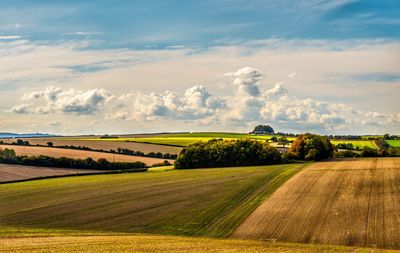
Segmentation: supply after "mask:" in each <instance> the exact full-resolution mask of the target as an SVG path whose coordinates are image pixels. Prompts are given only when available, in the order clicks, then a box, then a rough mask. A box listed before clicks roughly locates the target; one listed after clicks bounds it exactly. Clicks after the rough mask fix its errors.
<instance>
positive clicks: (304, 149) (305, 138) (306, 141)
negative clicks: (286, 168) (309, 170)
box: [289, 133, 334, 161]
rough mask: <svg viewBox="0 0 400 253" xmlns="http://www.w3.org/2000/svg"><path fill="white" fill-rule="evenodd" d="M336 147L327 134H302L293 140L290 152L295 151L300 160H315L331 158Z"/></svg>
mask: <svg viewBox="0 0 400 253" xmlns="http://www.w3.org/2000/svg"><path fill="white" fill-rule="evenodd" d="M333 150H334V147H333V145H332V144H331V142H330V141H329V139H328V138H327V137H325V136H320V135H316V134H308V133H307V134H301V135H299V136H298V137H297V139H296V140H295V141H294V142H293V144H292V146H291V147H290V149H289V152H293V153H294V154H295V155H296V157H297V158H298V159H300V160H315V161H319V160H322V159H327V158H331V157H332V156H333Z"/></svg>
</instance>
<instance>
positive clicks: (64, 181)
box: [0, 164, 304, 237]
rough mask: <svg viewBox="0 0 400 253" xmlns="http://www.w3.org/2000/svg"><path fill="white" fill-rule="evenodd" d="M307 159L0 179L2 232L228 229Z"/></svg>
mask: <svg viewBox="0 0 400 253" xmlns="http://www.w3.org/2000/svg"><path fill="white" fill-rule="evenodd" d="M303 166H304V165H301V164H290V165H277V166H261V167H247V168H243V167H242V168H222V169H198V170H184V171H176V170H173V171H165V172H149V173H138V174H117V175H96V176H85V177H72V178H59V179H48V180H39V181H31V182H22V183H14V184H4V185H0V231H1V233H0V236H3V237H4V236H10V235H12V234H24V233H27V234H32V233H33V234H35V233H44V232H45V231H47V230H50V231H53V230H57V231H64V230H77V231H93V232H107V233H108V232H152V233H166V234H183V235H207V236H225V235H228V234H229V233H231V232H232V231H233V230H234V229H235V228H236V226H237V225H239V224H240V222H241V221H242V220H243V219H244V218H246V217H247V216H248V214H249V213H251V212H252V211H253V210H254V209H255V208H256V207H257V206H258V205H259V204H260V203H261V201H262V200H263V199H264V198H265V197H267V196H268V195H269V194H271V193H272V192H273V191H274V190H275V189H276V188H278V187H279V186H280V185H281V184H282V183H283V182H285V181H286V180H287V179H288V178H290V177H291V176H292V175H293V174H295V173H296V172H298V171H299V170H300V168H302V167H303ZM23 231H25V232H23ZM21 232H22V233H21Z"/></svg>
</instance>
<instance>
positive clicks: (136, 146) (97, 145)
mask: <svg viewBox="0 0 400 253" xmlns="http://www.w3.org/2000/svg"><path fill="white" fill-rule="evenodd" d="M22 139H23V140H25V141H29V143H30V144H31V145H42V146H47V143H48V142H52V143H53V145H54V146H76V147H77V146H85V147H88V148H91V149H98V150H100V149H103V150H105V151H110V150H111V149H113V150H117V149H118V148H124V149H129V150H134V151H142V152H144V153H149V152H161V153H170V154H178V153H179V152H180V151H181V148H179V147H173V146H166V145H154V144H148V143H138V142H131V141H118V140H119V139H110V140H107V139H93V140H92V139H88V140H82V139H78V138H60V137H51V138H50V137H49V138H22ZM101 140H107V141H101ZM5 141H6V142H8V143H11V142H13V141H15V139H6V140H5Z"/></svg>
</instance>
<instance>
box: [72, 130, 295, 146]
mask: <svg viewBox="0 0 400 253" xmlns="http://www.w3.org/2000/svg"><path fill="white" fill-rule="evenodd" d="M272 137H273V135H250V134H241V133H216V132H213V133H207V132H204V133H177V134H155V135H149V136H148V137H119V138H110V139H100V138H81V139H79V140H90V141H92V140H98V141H131V142H140V143H151V144H161V145H172V146H180V147H185V146H188V145H189V144H192V143H195V142H198V141H209V140H211V139H215V138H222V139H225V140H236V139H242V138H250V139H256V140H269V139H271V138H272ZM288 139H289V140H294V139H295V138H293V137H289V138H288ZM75 140H76V138H75Z"/></svg>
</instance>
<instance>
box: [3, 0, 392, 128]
mask: <svg viewBox="0 0 400 253" xmlns="http://www.w3.org/2000/svg"><path fill="white" fill-rule="evenodd" d="M399 97H400V2H399V1H398V0H379V1H378V0H375V1H372V0H369V1H368V0H365V1H356V0H337V1H328V0H308V1H306V0H299V1H291V0H279V1H278V0H247V1H237V0H201V1H200V0H199V1H197V0H193V1H184V0H180V1H178V0H168V1H165V0H153V1H145V0H142V1H139V0H137V1H135V0H132V1H128V0H125V1H123V0H116V1H105V0H98V1H85V0H83V1H74V0H71V1H60V0H58V1H57V0H53V1H50V0H47V1H45V0H37V1H28V0H26V1H23V0H10V1H8V0H2V1H1V2H0V132H17V133H36V132H41V133H53V134H65V135H67V134H68V135H70V134H104V133H111V134H117V133H149V132H175V131H234V132H249V131H251V130H252V128H253V127H254V126H255V125H258V124H270V125H271V126H273V127H274V129H275V130H276V131H280V132H293V133H301V132H313V133H320V134H383V133H390V134H399V133H400V132H399V130H400V106H399V101H400V100H399Z"/></svg>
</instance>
